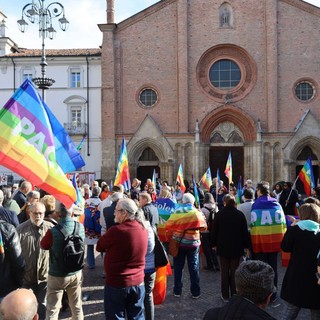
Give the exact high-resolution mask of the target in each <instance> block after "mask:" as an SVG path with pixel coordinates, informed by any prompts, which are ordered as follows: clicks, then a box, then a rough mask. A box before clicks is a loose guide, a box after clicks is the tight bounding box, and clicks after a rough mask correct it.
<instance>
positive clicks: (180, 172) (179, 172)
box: [177, 164, 186, 193]
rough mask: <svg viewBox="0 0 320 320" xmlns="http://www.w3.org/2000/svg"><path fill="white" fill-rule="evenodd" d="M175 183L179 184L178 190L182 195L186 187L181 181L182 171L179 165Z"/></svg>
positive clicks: (182, 180)
mask: <svg viewBox="0 0 320 320" xmlns="http://www.w3.org/2000/svg"><path fill="white" fill-rule="evenodd" d="M177 182H179V184H180V189H181V190H182V192H183V193H184V192H185V191H186V186H185V184H184V179H183V171H182V165H181V164H180V166H179V170H178V175H177Z"/></svg>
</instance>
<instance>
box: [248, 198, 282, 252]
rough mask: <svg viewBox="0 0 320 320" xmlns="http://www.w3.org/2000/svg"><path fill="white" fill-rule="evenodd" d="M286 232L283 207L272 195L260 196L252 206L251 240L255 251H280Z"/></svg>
mask: <svg viewBox="0 0 320 320" xmlns="http://www.w3.org/2000/svg"><path fill="white" fill-rule="evenodd" d="M285 232H286V219H285V215H284V213H283V210H282V207H281V206H280V204H279V203H278V202H277V200H276V199H274V198H272V197H270V196H260V197H259V198H258V199H256V201H255V202H254V204H253V205H252V208H251V232H250V233H251V242H252V249H253V252H254V253H260V252H263V253H267V252H280V251H281V247H280V244H281V241H282V238H283V236H284V233H285Z"/></svg>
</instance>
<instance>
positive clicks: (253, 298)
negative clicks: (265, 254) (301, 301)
mask: <svg viewBox="0 0 320 320" xmlns="http://www.w3.org/2000/svg"><path fill="white" fill-rule="evenodd" d="M273 279H274V271H273V269H272V267H271V266H270V265H268V264H267V263H265V262H262V261H260V260H247V261H244V262H242V263H241V264H240V265H239V267H238V269H237V270H236V273H235V282H236V289H237V294H235V295H233V296H232V298H231V300H230V302H229V303H228V304H226V305H225V306H223V307H222V308H212V309H209V310H208V311H207V312H206V314H205V316H204V318H203V320H217V319H225V320H228V319H230V320H231V319H242V320H246V319H247V320H249V319H255V320H259V319H261V320H271V319H275V318H273V317H272V316H271V315H269V314H268V313H267V312H266V311H265V310H263V309H264V308H266V306H267V305H268V304H269V302H270V298H271V296H272V294H273V292H274V291H275V290H276V288H275V286H274V283H273Z"/></svg>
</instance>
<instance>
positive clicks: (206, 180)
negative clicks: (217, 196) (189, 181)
mask: <svg viewBox="0 0 320 320" xmlns="http://www.w3.org/2000/svg"><path fill="white" fill-rule="evenodd" d="M200 181H201V182H202V183H203V185H204V187H205V188H206V189H207V190H210V187H211V185H212V176H211V170H210V167H209V168H208V169H207V171H206V172H205V173H204V174H203V176H202V178H201V180H200Z"/></svg>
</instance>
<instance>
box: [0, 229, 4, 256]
mask: <svg viewBox="0 0 320 320" xmlns="http://www.w3.org/2000/svg"><path fill="white" fill-rule="evenodd" d="M0 254H4V244H3V240H2V234H1V231H0Z"/></svg>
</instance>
